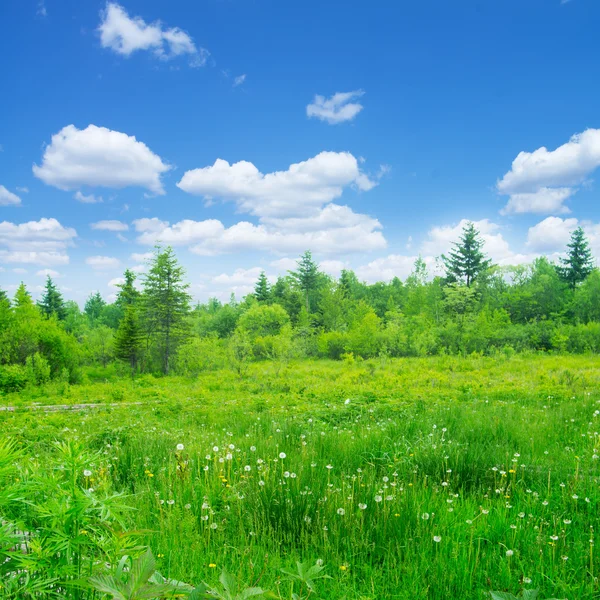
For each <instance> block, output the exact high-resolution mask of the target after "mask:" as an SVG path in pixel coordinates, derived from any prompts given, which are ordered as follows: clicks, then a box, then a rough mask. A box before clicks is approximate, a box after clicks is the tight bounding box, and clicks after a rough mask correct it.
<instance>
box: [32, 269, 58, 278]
mask: <svg viewBox="0 0 600 600" xmlns="http://www.w3.org/2000/svg"><path fill="white" fill-rule="evenodd" d="M36 275H38V276H39V277H54V278H55V279H56V278H57V277H60V273H59V272H58V271H55V270H54V269H42V270H41V271H38V272H37V273H36Z"/></svg>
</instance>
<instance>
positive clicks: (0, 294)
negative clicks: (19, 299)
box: [0, 288, 10, 303]
mask: <svg viewBox="0 0 600 600" xmlns="http://www.w3.org/2000/svg"><path fill="white" fill-rule="evenodd" d="M3 300H7V301H8V302H9V303H10V300H8V294H7V293H6V292H5V291H4V290H3V289H2V288H0V302H2V301H3Z"/></svg>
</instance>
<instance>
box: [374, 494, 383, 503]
mask: <svg viewBox="0 0 600 600" xmlns="http://www.w3.org/2000/svg"><path fill="white" fill-rule="evenodd" d="M382 500H383V498H382V497H381V496H379V495H377V496H375V502H381V501H382Z"/></svg>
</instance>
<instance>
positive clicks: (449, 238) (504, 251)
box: [421, 219, 512, 263]
mask: <svg viewBox="0 0 600 600" xmlns="http://www.w3.org/2000/svg"><path fill="white" fill-rule="evenodd" d="M468 222H469V220H468V219H462V220H461V221H460V222H458V223H456V224H454V225H443V226H438V227H433V228H432V229H430V230H429V232H428V234H427V239H426V240H425V241H424V242H423V244H422V246H421V250H422V252H423V254H424V255H431V256H439V255H441V254H446V253H448V251H449V250H451V249H452V247H453V246H452V244H453V243H454V242H457V241H458V240H459V238H460V236H461V233H462V230H463V228H464V226H465V225H466V224H467V223H468ZM473 224H474V225H475V227H476V228H477V230H478V231H479V232H480V233H481V239H482V240H483V241H484V242H485V246H484V252H485V253H486V254H487V255H488V256H489V257H490V258H491V259H492V260H493V261H495V262H497V263H502V262H503V261H505V260H506V259H509V258H510V257H511V256H512V252H511V250H510V248H509V244H508V242H507V241H506V240H505V239H504V237H503V236H502V234H501V233H499V231H498V230H499V229H500V226H499V225H497V224H496V223H492V222H491V221H490V220H489V219H482V220H481V221H473Z"/></svg>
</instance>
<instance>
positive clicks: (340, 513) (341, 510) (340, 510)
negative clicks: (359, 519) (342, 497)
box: [337, 508, 346, 517]
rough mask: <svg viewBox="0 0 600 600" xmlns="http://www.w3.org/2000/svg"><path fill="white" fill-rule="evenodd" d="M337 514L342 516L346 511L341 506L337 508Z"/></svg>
mask: <svg viewBox="0 0 600 600" xmlns="http://www.w3.org/2000/svg"><path fill="white" fill-rule="evenodd" d="M337 514H338V515H340V516H342V517H343V516H344V515H345V514H346V511H345V510H344V509H343V508H338V509H337Z"/></svg>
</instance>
